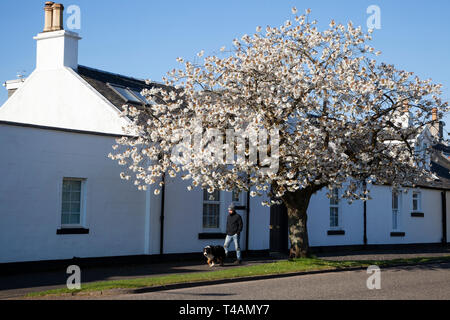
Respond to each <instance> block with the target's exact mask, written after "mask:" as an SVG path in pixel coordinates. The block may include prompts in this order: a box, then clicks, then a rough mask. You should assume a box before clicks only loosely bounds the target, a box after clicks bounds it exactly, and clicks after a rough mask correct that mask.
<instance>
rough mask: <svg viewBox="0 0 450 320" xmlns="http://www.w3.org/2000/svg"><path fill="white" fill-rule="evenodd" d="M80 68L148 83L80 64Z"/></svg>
mask: <svg viewBox="0 0 450 320" xmlns="http://www.w3.org/2000/svg"><path fill="white" fill-rule="evenodd" d="M78 67H82V68H85V69H89V70H92V71H96V72H101V73H107V74H109V75H112V76H117V77H121V78H127V79H130V80H134V81H139V82H145V83H146V80H145V79H139V78H134V77H130V76H125V75H123V74H120V73H114V72H110V71H105V70H100V69H97V68H92V67H88V66H83V65H81V64H79V65H78ZM151 82H153V81H151Z"/></svg>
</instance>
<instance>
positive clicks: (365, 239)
mask: <svg viewBox="0 0 450 320" xmlns="http://www.w3.org/2000/svg"><path fill="white" fill-rule="evenodd" d="M363 186H364V191H366V187H367V184H366V181H365V180H364V181H363ZM363 206H364V209H363V210H364V237H363V241H364V245H365V246H366V245H367V200H364V201H363Z"/></svg>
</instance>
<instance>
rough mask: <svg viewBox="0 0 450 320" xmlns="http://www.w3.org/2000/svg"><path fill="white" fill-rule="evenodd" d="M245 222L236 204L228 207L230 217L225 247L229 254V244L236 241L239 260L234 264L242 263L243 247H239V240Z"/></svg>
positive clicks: (228, 218)
mask: <svg viewBox="0 0 450 320" xmlns="http://www.w3.org/2000/svg"><path fill="white" fill-rule="evenodd" d="M242 227H243V223H242V218H241V216H240V215H239V214H237V213H236V210H235V209H234V204H233V203H232V204H230V206H229V207H228V217H227V236H226V238H225V243H224V245H223V247H224V248H225V254H226V256H228V246H229V245H230V242H231V240H233V241H234V246H235V248H236V258H237V260H236V261H235V262H234V264H241V261H242V259H241V248H240V247H239V240H240V235H241V231H242Z"/></svg>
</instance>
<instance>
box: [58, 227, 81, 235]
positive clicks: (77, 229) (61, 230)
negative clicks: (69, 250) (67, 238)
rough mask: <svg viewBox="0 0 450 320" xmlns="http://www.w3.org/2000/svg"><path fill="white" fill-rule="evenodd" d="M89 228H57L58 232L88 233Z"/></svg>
mask: <svg viewBox="0 0 450 320" xmlns="http://www.w3.org/2000/svg"><path fill="white" fill-rule="evenodd" d="M88 233H89V229H86V228H61V229H57V230H56V234H88Z"/></svg>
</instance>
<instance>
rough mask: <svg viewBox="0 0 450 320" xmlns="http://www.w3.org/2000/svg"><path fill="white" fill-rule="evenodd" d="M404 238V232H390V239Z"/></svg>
mask: <svg viewBox="0 0 450 320" xmlns="http://www.w3.org/2000/svg"><path fill="white" fill-rule="evenodd" d="M404 236H405V233H404V232H398V231H393V232H391V237H404Z"/></svg>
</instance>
